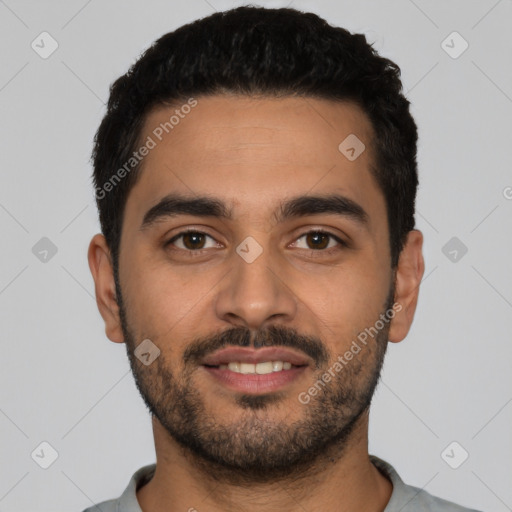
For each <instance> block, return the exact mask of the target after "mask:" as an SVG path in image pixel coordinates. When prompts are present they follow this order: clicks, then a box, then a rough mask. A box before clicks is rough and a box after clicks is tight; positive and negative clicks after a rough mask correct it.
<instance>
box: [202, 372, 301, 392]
mask: <svg viewBox="0 0 512 512" xmlns="http://www.w3.org/2000/svg"><path fill="white" fill-rule="evenodd" d="M201 368H202V369H203V370H205V371H206V372H207V373H208V374H209V375H210V376H211V377H212V378H213V379H214V380H215V381H217V382H218V383H219V384H221V385H222V386H224V387H227V388H228V389H230V390H232V391H237V392H239V393H246V394H251V395H258V394H262V393H273V392H276V391H279V390H281V389H282V388H284V387H285V386H286V385H287V384H290V383H292V382H293V381H295V380H297V379H298V378H299V377H300V376H301V375H302V374H303V373H304V372H305V371H306V369H307V366H292V367H291V368H290V369H289V370H281V371H279V372H272V373H267V374H265V375H258V374H256V373H249V374H243V373H236V372H232V371H231V370H229V369H222V370H221V369H220V368H215V367H211V366H202V367H201Z"/></svg>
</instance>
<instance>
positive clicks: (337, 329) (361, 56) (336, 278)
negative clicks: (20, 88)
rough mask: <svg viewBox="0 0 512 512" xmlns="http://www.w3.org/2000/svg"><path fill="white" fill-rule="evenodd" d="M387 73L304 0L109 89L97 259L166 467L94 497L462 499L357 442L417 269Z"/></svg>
mask: <svg viewBox="0 0 512 512" xmlns="http://www.w3.org/2000/svg"><path fill="white" fill-rule="evenodd" d="M399 74H400V70H399V68H398V66H396V65H395V64H394V63H393V62H391V61H389V60H387V59H384V58H382V57H380V56H378V55H377V53H376V52H375V51H374V50H373V49H372V48H371V46H369V45H368V44H367V42H366V40H365V38H364V36H362V35H352V34H350V33H349V32H347V31H345V30H343V29H341V28H334V27H331V26H329V25H328V24H327V23H326V22H325V21H324V20H322V19H320V18H319V17H317V16H316V15H314V14H304V13H299V12H297V11H295V10H292V9H276V10H273V9H262V8H250V7H241V8H237V9H234V10H231V11H227V12H223V13H217V14H214V15H212V16H210V17H208V18H205V19H202V20H199V21H196V22H195V23H192V24H190V25H186V26H184V27H181V28H180V29H178V30H176V31H175V32H172V33H169V34H167V35H165V36H163V37H162V38H160V39H159V40H158V41H157V42H156V43H155V44H154V45H153V46H152V47H151V48H150V49H149V50H147V51H146V52H145V54H144V55H143V56H142V57H141V58H140V59H139V60H138V62H136V63H135V64H134V65H133V66H132V68H131V69H130V70H129V72H128V73H127V74H126V75H124V76H122V77H121V78H119V79H118V80H117V81H116V82H115V83H114V84H113V86H112V88H111V94H110V99H109V103H108V112H107V114H106V116H105V118H104V119H103V121H102V123H101V126H100V128H99V130H98V132H97V135H96V139H95V148H94V154H93V159H94V182H95V186H96V197H97V203H98V207H99V214H100V221H101V227H102V233H103V234H102V235H100V234H98V235H96V236H95V237H94V238H93V240H92V241H91V244H90V248H89V264H90V268H91V272H92V274H93V277H94V281H95V286H96V297H97V303H98V307H99V310H100V312H101V315H102V317H103V319H104V321H105V325H106V334H107V336H108V338H109V339H110V340H112V341H114V342H117V343H125V344H126V348H127V352H128V357H129V360H130V364H131V368H132V371H133V374H134V377H135V381H136V384H137V387H138V389H139V390H140V393H141V395H142V397H143V399H144V401H145V403H146V404H147V406H148V408H149V410H150V412H151V414H152V421H153V430H154V438H155V447H156V457H157V462H156V465H150V466H146V467H144V468H141V469H140V470H139V471H137V472H136V473H135V474H134V476H133V478H132V480H131V481H130V482H129V485H128V487H127V488H126V490H125V492H124V493H123V495H122V496H121V497H120V498H119V499H118V500H112V501H109V502H104V503H102V504H100V505H99V508H100V510H102V511H103V512H107V511H123V512H136V511H137V512H140V511H141V510H142V511H143V512H163V511H175V510H176V511H180V510H183V511H186V510H188V511H195V510H197V511H199V512H202V511H208V512H217V511H227V510H245V511H251V512H252V511H255V512H256V511H273V510H306V511H312V512H313V511H323V512H331V511H337V512H343V511H354V510H361V511H368V512H370V511H375V512H377V511H383V510H385V511H386V512H392V511H399V510H401V511H403V512H407V511H413V510H414V511H427V510H429V511H430V510H436V511H462V510H466V509H463V508H462V507H459V506H458V505H455V504H452V503H449V502H446V501H444V500H440V499H438V498H434V497H432V496H430V495H429V494H427V493H426V492H424V491H420V490H419V489H416V488H413V487H409V486H407V485H405V484H404V483H403V482H402V480H401V479H400V477H399V476H398V474H397V473H396V472H395V471H394V469H393V468H392V467H391V466H390V465H389V464H388V463H386V462H384V461H383V460H380V459H378V458H377V457H374V456H370V455H369V454H368V441H367V439H368V414H369V406H370V402H371V398H372V395H373V392H374V390H375V387H376V385H377V382H378V379H379V374H380V370H381V367H382V362H383V358H384V355H385V352H386V346H387V343H388V341H391V342H399V341H401V340H403V339H404V338H405V336H406V335H407V333H408V330H409V328H410V326H411V323H412V320H413V316H414V312H415V309H416V304H417V299H418V291H419V285H420V282H421V278H422V276H423V272H424V262H423V256H422V242H423V239H422V234H421V232H420V231H418V230H416V229H414V204H415V195H416V188H417V184H418V179H417V170H416V142H417V130H416V125H415V123H414V120H413V119H412V117H411V115H410V113H409V102H408V101H407V100H406V99H405V98H404V97H403V95H402V94H401V82H400V79H399ZM89 510H91V511H92V510H93V508H91V509H89Z"/></svg>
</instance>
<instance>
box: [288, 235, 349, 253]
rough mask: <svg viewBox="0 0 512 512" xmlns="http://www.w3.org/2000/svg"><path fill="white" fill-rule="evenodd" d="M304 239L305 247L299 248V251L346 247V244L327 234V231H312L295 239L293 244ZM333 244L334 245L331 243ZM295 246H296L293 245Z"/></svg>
mask: <svg viewBox="0 0 512 512" xmlns="http://www.w3.org/2000/svg"><path fill="white" fill-rule="evenodd" d="M303 238H305V242H306V245H307V247H299V249H313V250H320V249H321V250H325V249H335V248H336V247H337V246H338V248H339V246H343V247H346V246H347V244H346V243H345V242H343V240H341V239H340V238H339V237H337V236H336V235H333V234H332V233H329V232H328V231H322V230H312V231H308V232H307V233H304V234H303V235H302V236H300V237H299V238H297V240H296V241H295V242H294V244H297V243H298V242H299V240H301V239H303ZM331 242H334V243H331ZM295 246H297V245H295Z"/></svg>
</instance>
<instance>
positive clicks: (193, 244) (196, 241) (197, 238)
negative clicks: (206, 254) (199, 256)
mask: <svg viewBox="0 0 512 512" xmlns="http://www.w3.org/2000/svg"><path fill="white" fill-rule="evenodd" d="M207 238H209V239H210V240H213V241H214V242H215V240H214V239H213V238H212V237H211V236H210V235H207V234H206V233H202V232H201V231H193V230H189V231H182V232H181V233H178V234H177V235H175V236H173V237H172V238H171V239H170V240H169V241H167V242H166V243H165V247H167V246H169V245H174V246H175V247H177V248H178V249H183V250H186V251H198V250H202V249H209V248H210V247H216V242H215V243H214V244H213V245H211V246H210V247H207V246H205V243H206V239H207ZM180 239H182V240H180ZM177 240H179V243H175V242H176V241H177Z"/></svg>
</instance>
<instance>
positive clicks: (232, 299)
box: [215, 242, 298, 330]
mask: <svg viewBox="0 0 512 512" xmlns="http://www.w3.org/2000/svg"><path fill="white" fill-rule="evenodd" d="M253 244H254V242H253ZM241 245H242V244H241ZM254 245H255V244H254ZM254 245H251V244H250V243H249V245H246V246H243V247H240V248H239V249H241V250H240V252H239V253H238V252H233V255H232V259H233V264H232V267H231V271H230V272H229V273H228V274H227V275H226V278H225V279H223V280H222V282H221V285H220V288H219V291H218V294H217V297H216V301H215V308H216V314H217V316H218V318H220V319H221V320H223V321H225V322H229V323H231V324H232V325H234V326H244V327H248V328H250V329H253V330H257V329H262V328H264V327H266V326H267V324H271V323H276V322H278V323H281V324H285V325H286V324H289V323H291V322H292V321H293V319H294V318H295V316H296V313H297V304H298V299H297V297H296V295H295V294H294V292H293V283H287V282H286V281H287V275H286V273H285V272H284V271H283V270H282V269H280V268H279V267H278V261H277V258H274V260H272V254H271V251H270V250H269V249H268V247H267V248H264V247H263V246H259V247H258V246H256V247H254ZM258 245H259V244H258ZM256 248H258V250H257V252H256V253H254V251H255V250H256ZM243 249H247V251H246V252H245V253H244V252H243ZM251 251H253V254H252V255H251ZM260 251H261V253H260ZM259 253H260V254H259ZM256 254H258V255H257V257H255V258H254V259H253V257H254V256H255V255H256Z"/></svg>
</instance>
